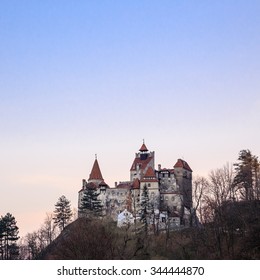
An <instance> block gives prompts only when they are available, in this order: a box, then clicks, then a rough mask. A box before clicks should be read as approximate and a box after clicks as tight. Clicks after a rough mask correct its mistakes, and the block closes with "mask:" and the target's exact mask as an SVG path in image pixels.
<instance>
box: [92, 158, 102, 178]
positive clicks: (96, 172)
mask: <svg viewBox="0 0 260 280" xmlns="http://www.w3.org/2000/svg"><path fill="white" fill-rule="evenodd" d="M88 180H89V181H90V180H101V181H103V180H104V179H103V177H102V174H101V171H100V168H99V164H98V161H97V158H96V159H95V161H94V164H93V167H92V170H91V173H90V175H89V179H88Z"/></svg>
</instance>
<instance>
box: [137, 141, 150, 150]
mask: <svg viewBox="0 0 260 280" xmlns="http://www.w3.org/2000/svg"><path fill="white" fill-rule="evenodd" d="M139 151H140V152H148V149H147V147H146V145H145V144H144V142H143V145H142V146H141V148H140V149H139Z"/></svg>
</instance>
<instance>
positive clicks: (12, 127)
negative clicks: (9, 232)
mask: <svg viewBox="0 0 260 280" xmlns="http://www.w3.org/2000/svg"><path fill="white" fill-rule="evenodd" d="M259 15H260V1H258V0H255V1H253V0H243V1H241V0H225V1H224V0H220V1H210V0H200V1H192V0H190V1H185V0H182V1H180V0H175V1H174V0H169V1H166V0H162V1H152V0H146V1H144V0H143V1H140V0H135V1H134V0H131V1H121V0H117V1H116V0H102V1H94V0H93V1H83V0H82V1H79V0H78V1H65V0H60V1H59V0H50V1H49V0H45V1H32V0H31V1H29V0H17V1H15V0H1V1H0V151H1V153H0V215H5V214H6V213H7V212H10V213H12V214H13V215H14V216H15V217H16V220H17V223H18V226H19V228H20V235H21V236H23V235H25V234H26V233H27V232H32V231H33V230H37V229H38V228H39V227H40V225H41V224H42V223H43V220H44V217H45V213H46V212H51V211H53V210H54V204H55V203H56V202H57V200H58V198H59V197H60V196H61V195H63V194H64V195H65V196H66V197H67V198H68V199H69V200H71V204H72V207H77V195H78V191H79V190H80V188H81V180H82V178H86V179H88V176H89V173H90V170H91V167H92V164H93V162H94V159H95V154H97V155H98V160H99V164H100V168H101V171H102V174H103V177H104V178H105V181H106V182H107V183H108V184H109V185H111V186H113V185H114V182H115V181H120V180H121V181H122V180H129V176H130V175H129V169H130V166H131V163H132V161H133V159H134V155H135V152H137V151H138V149H139V148H140V146H141V144H142V139H145V143H146V145H147V147H148V149H150V150H152V151H155V161H156V166H157V164H158V163H160V164H162V167H167V168H171V167H172V166H173V165H174V164H175V162H176V160H177V159H178V158H183V159H185V160H186V161H187V162H188V163H189V165H190V166H191V168H192V169H193V171H194V172H193V174H194V176H196V175H207V174H208V172H209V171H210V170H212V169H216V168H220V167H222V166H223V165H224V164H225V163H226V162H230V163H232V162H235V161H236V160H237V157H238V153H239V151H240V150H242V149H250V150H251V151H252V153H253V154H255V155H260V129H259V128H260V16H259Z"/></svg>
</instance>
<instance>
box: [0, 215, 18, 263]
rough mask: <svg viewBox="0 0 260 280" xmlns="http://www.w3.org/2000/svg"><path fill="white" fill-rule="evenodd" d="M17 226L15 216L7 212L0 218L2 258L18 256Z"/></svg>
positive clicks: (11, 258)
mask: <svg viewBox="0 0 260 280" xmlns="http://www.w3.org/2000/svg"><path fill="white" fill-rule="evenodd" d="M18 233H19V231H18V227H17V225H16V220H15V217H13V216H12V214H10V213H7V214H6V215H5V216H4V217H3V216H2V217H1V219H0V254H1V258H2V259H3V260H13V259H17V258H18V256H19V247H18V246H17V243H16V242H17V240H18V239H19V236H18Z"/></svg>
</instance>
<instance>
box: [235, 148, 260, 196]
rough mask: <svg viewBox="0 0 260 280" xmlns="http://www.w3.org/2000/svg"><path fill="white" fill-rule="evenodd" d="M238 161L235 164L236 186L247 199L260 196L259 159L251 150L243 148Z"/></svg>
mask: <svg viewBox="0 0 260 280" xmlns="http://www.w3.org/2000/svg"><path fill="white" fill-rule="evenodd" d="M238 161H239V162H238V163H236V164H234V166H235V171H236V176H235V178H234V186H236V187H237V188H238V189H239V190H240V193H241V194H242V197H243V198H244V199H245V200H252V199H255V198H257V197H258V196H259V179H258V176H259V175H258V173H259V161H258V159H257V157H256V156H254V155H252V153H251V151H250V150H242V151H240V153H239V157H238Z"/></svg>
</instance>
